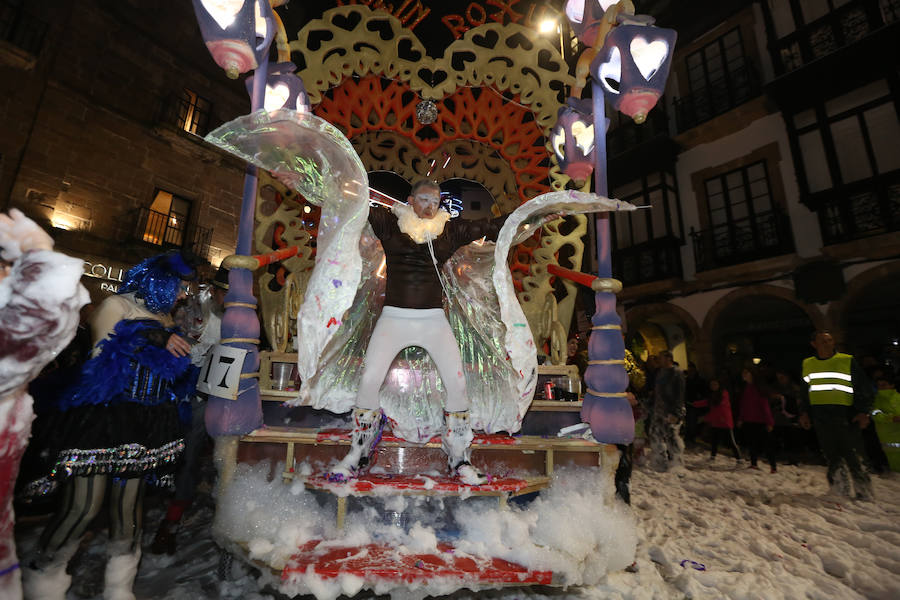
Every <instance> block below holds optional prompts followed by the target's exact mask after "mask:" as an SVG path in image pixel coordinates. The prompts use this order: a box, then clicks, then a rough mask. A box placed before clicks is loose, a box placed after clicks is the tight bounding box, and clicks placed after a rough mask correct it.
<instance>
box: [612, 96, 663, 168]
mask: <svg viewBox="0 0 900 600" xmlns="http://www.w3.org/2000/svg"><path fill="white" fill-rule="evenodd" d="M661 104H662V100H660V101H659V102H658V103H657V107H656V108H655V109H654V110H651V111H650V112H649V113H648V114H647V120H646V121H644V122H643V123H641V124H640V125H638V124H637V123H635V122H634V121H632V120H630V119H629V120H627V121H624V122H623V123H622V124H621V125H619V126H617V127H616V128H615V129H611V130H610V131H609V133H607V134H606V148H607V154H608V155H609V157H610V158H613V157H616V156H619V155H620V154H624V153H625V152H627V151H629V150H631V149H633V148H636V147H637V146H640V145H642V144H645V143H647V142H650V141H652V140H654V139H656V138H658V137H668V136H669V117H668V116H667V115H666V113H665V111H664V110H662V106H660V105H661Z"/></svg>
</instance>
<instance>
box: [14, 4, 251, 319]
mask: <svg viewBox="0 0 900 600" xmlns="http://www.w3.org/2000/svg"><path fill="white" fill-rule="evenodd" d="M2 5H3V15H4V19H3V22H2V23H0V25H2V27H0V81H3V85H2V87H0V121H2V122H3V123H4V127H3V128H2V129H0V205H2V207H0V208H2V209H3V210H8V209H9V208H12V207H16V208H20V209H21V210H22V211H24V212H25V213H26V214H28V215H29V216H30V217H32V218H33V219H35V220H36V221H38V222H39V223H41V224H42V225H44V226H46V227H47V228H48V229H49V230H50V231H52V234H53V236H54V238H55V239H56V243H57V247H58V248H59V249H60V250H61V251H63V252H65V253H67V254H70V255H73V256H78V257H80V258H83V259H84V260H85V261H86V262H85V273H86V277H85V283H86V284H87V286H88V288H89V289H90V290H91V294H92V297H93V299H94V300H95V301H96V300H98V299H100V298H101V297H102V296H103V295H105V294H107V293H111V292H112V291H114V290H115V289H116V286H117V280H118V279H120V278H121V272H122V270H123V269H127V267H128V266H130V265H132V264H134V263H135V262H137V261H139V260H141V259H142V258H144V257H146V256H149V255H152V254H155V253H157V252H160V251H163V250H165V249H184V250H189V251H191V252H193V253H194V254H195V255H197V256H198V257H199V258H200V259H201V261H205V262H208V263H211V265H212V266H215V265H217V264H218V263H219V262H221V260H222V259H223V258H224V257H225V256H227V255H228V254H231V253H233V251H234V246H235V243H236V238H237V226H238V219H239V212H240V202H241V198H240V195H241V191H242V179H243V174H244V167H243V165H242V164H240V163H239V162H238V161H235V160H233V159H230V158H228V157H226V156H225V155H224V154H222V153H220V152H219V151H217V150H215V149H214V148H213V147H211V146H210V145H208V144H206V143H205V142H204V141H203V140H202V135H204V134H205V133H206V132H207V131H208V130H209V129H211V128H213V127H215V126H217V125H218V124H220V123H222V122H225V121H227V120H229V119H231V118H234V117H235V116H237V115H240V114H243V113H246V112H247V111H248V110H249V100H248V99H247V94H246V91H245V90H244V86H243V83H242V82H240V81H230V80H228V79H227V78H226V77H225V75H224V74H223V73H222V72H221V70H219V69H218V67H216V65H215V64H214V63H213V62H212V60H211V59H210V58H209V56H208V53H207V52H206V51H205V48H204V47H203V41H202V38H201V37H200V34H199V30H198V28H197V24H196V20H195V18H194V15H193V11H192V9H191V5H190V3H189V2H165V1H162V0H157V1H154V0H151V1H145V0H125V1H121V2H112V1H105V0H99V1H96V2H76V1H75V0H62V1H60V0H33V1H32V0H29V1H28V2H19V1H17V0H4V2H3V3H2Z"/></svg>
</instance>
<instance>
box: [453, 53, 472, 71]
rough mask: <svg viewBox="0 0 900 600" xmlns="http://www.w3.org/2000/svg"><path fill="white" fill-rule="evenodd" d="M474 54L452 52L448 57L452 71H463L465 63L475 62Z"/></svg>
mask: <svg viewBox="0 0 900 600" xmlns="http://www.w3.org/2000/svg"><path fill="white" fill-rule="evenodd" d="M475 58H476V57H475V53H474V52H454V53H453V54H452V55H451V56H450V66H451V67H452V68H453V70H454V71H465V70H466V63H467V62H475Z"/></svg>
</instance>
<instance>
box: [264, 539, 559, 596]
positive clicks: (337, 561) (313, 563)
mask: <svg viewBox="0 0 900 600" xmlns="http://www.w3.org/2000/svg"><path fill="white" fill-rule="evenodd" d="M321 543H322V541H321V540H313V541H311V542H307V543H306V544H304V545H303V546H301V547H300V549H299V551H298V552H297V554H295V555H294V556H292V557H291V559H290V560H289V561H288V563H287V565H286V566H285V568H284V570H283V571H282V572H281V579H282V581H287V580H289V579H291V577H292V576H293V575H308V570H309V568H310V567H312V571H313V572H314V573H315V574H316V575H318V576H319V577H322V578H323V579H334V578H336V577H338V575H354V576H356V577H360V578H362V579H364V580H365V581H366V582H367V583H374V582H375V581H377V580H381V581H389V582H397V583H406V584H410V583H416V582H423V581H428V580H431V579H436V578H448V579H450V578H454V579H459V580H460V581H461V582H472V583H480V584H491V585H523V586H524V585H551V584H552V581H553V573H552V572H551V571H530V570H528V569H526V568H525V567H523V566H521V565H517V564H516V563H512V562H509V561H507V560H503V559H500V558H483V557H477V556H471V555H468V554H462V553H460V554H457V552H456V550H455V549H454V548H453V546H452V545H451V544H448V543H443V542H442V543H439V544H438V545H437V551H436V552H434V553H427V554H406V553H402V552H401V551H400V550H397V549H393V548H390V547H388V546H383V545H380V544H368V545H366V546H360V547H346V546H340V547H335V546H331V545H327V544H326V545H325V547H323V548H319V545H320V544H321Z"/></svg>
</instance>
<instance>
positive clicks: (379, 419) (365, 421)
mask: <svg viewBox="0 0 900 600" xmlns="http://www.w3.org/2000/svg"><path fill="white" fill-rule="evenodd" d="M353 422H354V427H353V433H352V434H351V439H350V451H349V452H348V453H347V455H346V456H345V457H344V459H343V460H342V461H341V462H339V463H338V464H337V466H335V467H334V468H333V469H332V470H331V471H329V472H328V473H327V474H326V478H327V479H328V480H329V481H334V482H338V483H343V482H345V481H349V480H351V479H356V478H357V477H358V476H359V474H360V473H361V472H362V471H363V470H364V469H365V468H366V467H368V466H369V461H370V460H371V459H372V455H373V454H374V453H375V447H376V446H377V445H378V442H379V441H380V440H381V431H382V430H383V429H384V416H383V415H382V413H381V409H380V408H376V409H375V410H368V409H365V408H354V409H353Z"/></svg>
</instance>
